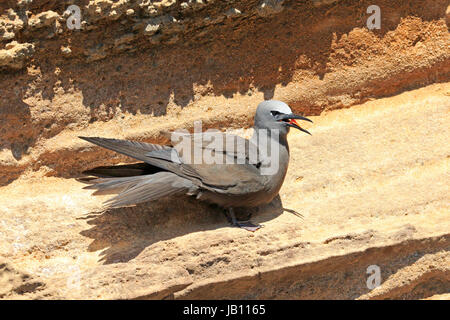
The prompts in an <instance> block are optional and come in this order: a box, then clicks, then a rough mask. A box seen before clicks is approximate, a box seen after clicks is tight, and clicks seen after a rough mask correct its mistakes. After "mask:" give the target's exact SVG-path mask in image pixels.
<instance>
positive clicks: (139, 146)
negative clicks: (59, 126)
mask: <svg viewBox="0 0 450 320" xmlns="http://www.w3.org/2000/svg"><path fill="white" fill-rule="evenodd" d="M79 138H81V139H83V140H86V141H89V142H91V143H93V144H96V145H98V146H100V147H103V148H106V149H110V150H113V151H115V152H118V153H121V154H124V155H127V156H129V157H132V158H134V159H137V160H141V161H144V162H146V163H148V164H151V165H153V166H156V167H158V168H161V169H165V170H168V171H172V169H173V168H172V167H173V163H172V161H170V159H171V155H172V150H173V149H172V148H171V147H168V146H161V145H157V144H151V143H145V142H138V141H129V140H119V139H109V138H99V137H79ZM151 152H155V153H156V154H155V156H151V155H148V154H149V153H151Z"/></svg>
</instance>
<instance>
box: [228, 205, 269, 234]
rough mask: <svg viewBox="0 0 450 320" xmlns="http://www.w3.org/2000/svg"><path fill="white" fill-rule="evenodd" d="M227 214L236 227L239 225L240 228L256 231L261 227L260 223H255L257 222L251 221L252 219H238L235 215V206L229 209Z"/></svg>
mask: <svg viewBox="0 0 450 320" xmlns="http://www.w3.org/2000/svg"><path fill="white" fill-rule="evenodd" d="M226 216H227V219H228V221H229V222H230V223H231V224H232V225H233V226H235V227H239V228H242V229H245V230H247V231H256V230H258V229H259V228H261V226H260V225H255V224H253V223H251V222H250V221H238V220H237V219H236V216H235V215H234V210H233V208H229V209H228V215H226ZM230 220H231V221H230Z"/></svg>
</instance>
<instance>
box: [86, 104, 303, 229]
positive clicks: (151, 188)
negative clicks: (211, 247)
mask: <svg viewBox="0 0 450 320" xmlns="http://www.w3.org/2000/svg"><path fill="white" fill-rule="evenodd" d="M295 119H300V120H306V121H310V122H312V121H311V120H309V119H307V118H305V117H303V116H299V115H296V114H293V113H292V111H291V109H290V108H289V106H288V105H287V104H285V103H284V102H281V101H276V100H267V101H263V102H261V103H260V104H259V105H258V108H257V110H256V115H255V122H254V133H253V136H252V138H251V139H250V140H247V139H244V138H241V137H238V136H236V135H231V134H225V133H221V132H203V133H194V134H189V133H186V134H181V135H179V136H178V138H179V139H178V140H180V139H181V138H184V139H185V140H183V139H181V140H183V141H184V142H186V141H187V142H189V143H188V144H181V143H178V144H174V145H172V146H161V145H157V144H150V143H144V142H137V141H128V140H118V139H108V138H98V137H80V138H81V139H84V140H86V141H89V142H91V143H93V144H96V145H98V146H101V147H103V148H106V149H110V150H113V151H115V152H118V153H121V154H124V155H127V156H129V157H132V158H134V159H137V160H140V161H143V163H136V164H129V165H118V166H109V167H98V168H94V169H91V170H88V171H85V172H84V173H85V174H89V175H91V176H95V177H96V178H87V179H85V182H88V183H90V185H89V186H87V187H85V189H95V190H96V191H95V193H94V195H99V194H111V193H113V194H117V195H116V196H115V197H113V198H111V199H109V200H108V201H107V202H105V205H106V207H107V208H118V207H124V206H130V205H135V204H137V203H142V202H147V201H152V200H156V199H159V198H162V197H166V196H171V195H179V194H185V195H192V196H196V197H197V199H199V200H202V201H207V202H210V203H214V204H216V205H219V206H220V207H222V208H224V209H225V210H226V211H225V214H226V216H227V218H228V220H229V221H230V222H231V223H232V224H233V225H234V226H237V227H241V228H244V229H246V230H249V231H255V230H257V229H259V227H260V226H259V225H254V224H252V223H251V222H249V221H238V220H237V219H236V217H235V215H234V211H233V209H234V208H246V207H247V208H248V207H256V206H259V205H263V204H267V203H269V202H271V201H272V200H273V199H274V198H275V197H276V196H277V195H278V192H279V190H280V188H281V185H282V184H283V181H284V178H285V176H286V171H287V168H288V164H289V146H288V143H287V134H288V132H289V129H290V128H291V127H292V128H295V129H298V130H301V131H303V132H306V133H308V134H310V133H309V132H308V131H306V130H305V129H303V128H301V127H300V125H299V124H298V123H297V121H295ZM172 140H173V137H172ZM230 141H231V143H229V142H230ZM180 145H182V147H180ZM186 146H188V147H186ZM192 146H194V147H192ZM195 148H198V150H200V153H199V154H200V161H196V160H198V159H196V158H195V152H196V151H195ZM193 150H194V151H193ZM192 155H194V161H192Z"/></svg>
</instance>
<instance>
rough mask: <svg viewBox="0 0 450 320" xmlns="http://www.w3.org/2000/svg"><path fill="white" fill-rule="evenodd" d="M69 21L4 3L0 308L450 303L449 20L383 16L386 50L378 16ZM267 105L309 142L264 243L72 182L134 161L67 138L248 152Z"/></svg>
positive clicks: (246, 4)
mask: <svg viewBox="0 0 450 320" xmlns="http://www.w3.org/2000/svg"><path fill="white" fill-rule="evenodd" d="M74 3H75V2H74V1H69V0H67V1H50V2H49V1H44V0H34V1H31V0H21V1H17V2H14V1H4V2H0V172H1V175H0V298H2V299H15V298H19V299H57V298H74V299H84V298H94V299H114V298H124V299H132V298H141V299H162V298H166V299H173V298H175V299H185V298H193V299H197V298H278V299H280V298H287V299H306V298H312V299H316V298H317V299H324V298H327V299H386V298H388V299H389V298H398V299H419V298H423V299H448V294H449V292H450V279H449V277H450V272H449V266H450V257H449V253H448V250H449V248H450V235H449V230H450V210H449V203H450V201H449V194H450V193H449V191H450V185H449V182H448V181H450V179H449V170H448V165H449V159H450V158H449V156H450V149H449V144H448V141H449V138H450V129H449V128H450V127H449V125H448V124H449V123H450V118H449V114H450V113H449V111H450V84H449V79H450V47H449V43H450V35H449V29H448V26H449V25H448V12H449V10H448V1H443V0H442V1H440V0H437V1H433V5H430V4H429V2H427V1H414V2H411V1H387V0H386V1H377V5H378V6H379V7H380V9H381V17H382V21H381V29H379V30H377V29H374V30H368V29H367V27H366V19H367V17H368V16H369V15H368V14H367V13H366V9H367V7H368V6H370V5H372V4H373V3H372V2H370V1H359V2H357V3H354V2H351V1H328V0H327V1H289V0H285V1H272V0H271V1H262V0H258V1H256V0H255V1H252V0H246V1H212V0H189V1H186V0H185V1H175V0H167V1H147V0H139V1H129V0H120V1H111V0H93V1H80V2H78V3H79V7H80V10H81V21H80V27H81V28H80V29H79V30H77V29H73V30H72V29H69V28H68V27H67V21H68V19H70V18H71V13H70V12H67V11H66V10H67V8H68V7H69V6H70V5H72V4H74ZM269 98H274V99H278V100H283V101H285V102H287V103H288V104H289V105H290V106H291V107H292V109H293V110H294V111H295V112H297V113H303V114H304V115H307V116H308V117H311V118H312V119H313V120H314V124H306V125H305V128H307V129H308V130H309V131H310V132H311V133H312V136H306V135H304V134H301V133H297V132H293V133H290V137H289V143H290V146H291V162H290V167H289V172H288V175H287V178H286V181H285V183H284V185H283V187H282V189H281V192H280V197H279V198H277V199H276V200H274V201H273V202H272V203H271V204H270V205H268V206H266V207H262V208H259V209H255V210H253V211H254V218H253V220H254V221H255V222H259V223H263V224H264V225H265V228H263V229H261V230H258V231H257V232H256V233H249V232H247V231H245V230H240V229H236V228H231V227H230V226H229V225H228V223H227V222H226V220H225V218H224V217H223V215H222V212H221V211H220V209H218V208H215V207H210V206H208V205H206V204H199V203H197V202H196V201H195V200H194V199H184V198H179V199H162V200H160V201H157V202H155V203H152V204H142V205H139V206H136V207H133V208H124V209H115V210H111V211H108V212H100V208H101V203H102V201H104V200H106V199H107V196H101V197H92V196H91V195H90V192H88V191H86V190H83V189H82V186H83V184H81V183H79V182H78V181H77V180H75V179H74V178H76V177H79V176H80V174H81V172H82V171H83V170H85V169H88V168H92V167H94V166H98V165H107V164H108V165H110V164H117V163H125V162H130V161H132V160H131V159H129V158H127V157H125V156H122V155H118V154H115V153H113V152H110V151H106V150H104V149H101V148H98V147H95V146H93V145H90V144H88V143H87V142H84V141H82V140H80V139H78V138H77V136H79V135H83V136H103V137H116V138H127V139H134V140H140V141H148V142H153V143H164V142H167V141H166V140H165V138H164V136H163V135H162V134H161V132H162V131H167V130H174V129H177V128H186V129H189V130H192V129H193V121H194V120H202V125H203V129H207V128H218V129H221V130H227V129H233V130H236V129H238V128H240V130H237V131H236V132H238V133H239V134H243V135H245V136H248V135H249V134H251V130H250V129H247V128H249V127H250V126H251V124H252V119H253V115H254V111H255V108H256V106H257V104H258V103H259V102H261V101H262V100H263V99H269ZM242 128H244V129H242ZM370 265H377V266H379V267H380V270H381V286H379V287H377V288H375V289H369V288H368V287H367V279H368V277H369V274H367V268H368V266H370Z"/></svg>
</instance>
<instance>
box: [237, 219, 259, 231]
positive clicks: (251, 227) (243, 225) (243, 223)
mask: <svg viewBox="0 0 450 320" xmlns="http://www.w3.org/2000/svg"><path fill="white" fill-rule="evenodd" d="M233 226H235V227H238V228H242V229H245V230H247V231H251V232H255V231H256V230H258V229H260V228H261V225H259V224H253V223H252V222H250V221H235V222H234V223H233Z"/></svg>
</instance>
